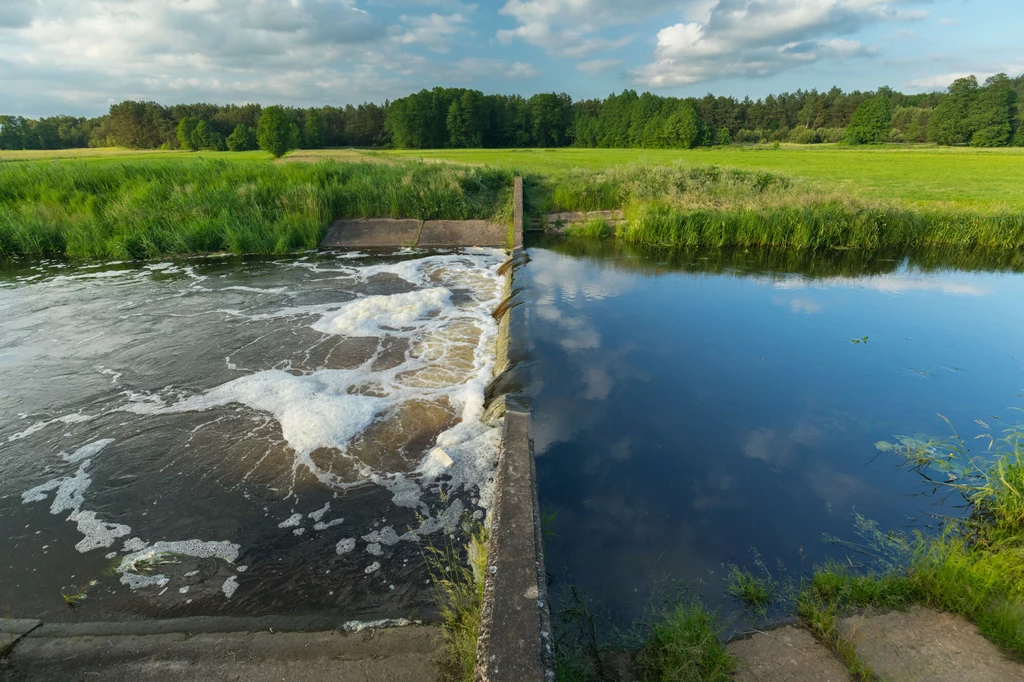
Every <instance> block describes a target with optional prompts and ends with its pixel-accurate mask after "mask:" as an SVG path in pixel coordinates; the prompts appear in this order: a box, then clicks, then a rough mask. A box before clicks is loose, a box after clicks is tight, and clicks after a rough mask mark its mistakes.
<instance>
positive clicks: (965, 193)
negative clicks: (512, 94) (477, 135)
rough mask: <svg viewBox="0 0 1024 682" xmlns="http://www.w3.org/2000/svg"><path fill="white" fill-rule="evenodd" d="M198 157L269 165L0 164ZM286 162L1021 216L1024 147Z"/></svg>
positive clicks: (502, 154) (415, 155)
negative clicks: (712, 177)
mask: <svg viewBox="0 0 1024 682" xmlns="http://www.w3.org/2000/svg"><path fill="white" fill-rule="evenodd" d="M196 156H202V157H207V158H216V159H224V160H232V161H240V160H254V159H263V160H266V162H268V163H269V159H270V157H269V155H268V154H266V153H264V152H240V153H234V152H181V151H154V150H128V149H73V150H54V151H0V162H2V161H5V160H44V159H52V158H67V157H75V158H78V159H82V160H87V161H90V162H92V163H109V162H113V161H117V160H123V159H125V158H129V157H130V158H136V159H161V160H170V159H181V158H194V157H196ZM285 158H286V159H296V160H323V159H337V160H344V161H351V160H361V159H365V158H380V159H395V160H402V159H406V160H408V159H426V160H448V161H453V162H457V163H467V164H475V165H488V166H497V167H501V168H505V169H513V170H519V171H522V172H524V173H537V174H559V173H562V172H564V171H566V170H568V169H586V170H591V171H594V170H604V169H608V168H613V167H615V166H623V165H628V164H632V163H638V162H640V163H646V164H650V165H672V164H675V163H680V162H682V163H685V164H688V165H701V166H703V165H719V166H727V167H731V168H739V169H744V170H754V171H758V170H764V171H770V172H773V173H776V174H781V175H785V176H788V177H791V178H793V179H795V180H799V181H801V182H804V183H806V184H807V185H808V186H809V187H810V188H811V189H814V190H817V191H820V192H826V193H830V194H840V195H843V196H849V197H856V198H860V199H867V200H872V201H887V202H888V201H898V202H902V203H905V204H908V205H911V206H915V207H917V208H929V207H930V208H935V209H947V208H956V209H973V210H978V211H981V212H985V213H989V212H991V213H999V212H1002V211H1021V210H1024V149H1018V148H1003V149H974V148H959V147H933V146H929V145H914V146H903V145H884V146H879V147H843V146H836V145H782V147H781V148H780V149H778V150H774V149H771V148H768V147H765V146H752V147H747V146H730V147H712V148H703V149H692V150H656V149H572V148H569V149H553V150H545V149H446V150H396V151H387V152H361V151H358V150H350V149H327V150H297V151H295V152H291V153H290V154H289V155H288V156H287V157H285Z"/></svg>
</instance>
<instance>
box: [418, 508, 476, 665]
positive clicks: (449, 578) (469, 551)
mask: <svg viewBox="0 0 1024 682" xmlns="http://www.w3.org/2000/svg"><path fill="white" fill-rule="evenodd" d="M489 541H490V532H489V531H488V530H487V529H486V528H484V527H483V526H480V525H476V526H474V527H473V529H472V531H471V532H470V534H469V542H468V543H467V544H466V546H465V547H464V548H460V547H457V546H456V545H455V544H454V541H453V540H452V538H451V537H450V536H447V535H446V536H445V540H444V544H443V545H442V546H441V547H436V546H434V545H433V544H430V545H428V546H427V547H426V548H425V550H424V558H425V560H426V564H427V570H428V571H429V573H430V581H431V583H433V585H434V590H435V592H434V599H435V602H436V604H437V610H438V615H439V616H440V617H441V630H442V632H443V633H444V650H443V651H442V652H441V656H440V657H439V658H438V668H439V670H438V672H439V673H440V674H441V679H442V680H444V682H473V676H474V674H475V672H476V648H477V639H478V638H479V636H480V622H481V619H482V617H483V606H484V570H485V569H486V568H487V554H488V542H489Z"/></svg>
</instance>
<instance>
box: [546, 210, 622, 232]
mask: <svg viewBox="0 0 1024 682" xmlns="http://www.w3.org/2000/svg"><path fill="white" fill-rule="evenodd" d="M591 220H603V221H605V222H606V223H608V225H610V226H611V227H617V226H619V225H621V224H622V223H624V222H626V217H625V215H624V214H623V212H622V211H618V210H616V211H564V212H562V213H547V214H544V215H540V216H537V217H535V218H533V219H532V220H531V221H530V230H531V231H536V232H548V233H550V234H559V233H561V232H562V231H563V230H564V229H565V228H566V227H569V226H570V225H578V224H582V223H586V222H589V221H591Z"/></svg>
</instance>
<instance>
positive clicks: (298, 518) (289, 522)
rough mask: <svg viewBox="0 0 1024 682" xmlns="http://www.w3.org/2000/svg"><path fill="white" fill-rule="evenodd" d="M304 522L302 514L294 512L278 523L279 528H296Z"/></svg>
mask: <svg viewBox="0 0 1024 682" xmlns="http://www.w3.org/2000/svg"><path fill="white" fill-rule="evenodd" d="M300 523H302V514H292V515H291V516H289V517H288V518H287V519H285V520H284V521H282V522H281V523H279V524H277V527H278V528H295V527H296V526H297V525H299V524H300Z"/></svg>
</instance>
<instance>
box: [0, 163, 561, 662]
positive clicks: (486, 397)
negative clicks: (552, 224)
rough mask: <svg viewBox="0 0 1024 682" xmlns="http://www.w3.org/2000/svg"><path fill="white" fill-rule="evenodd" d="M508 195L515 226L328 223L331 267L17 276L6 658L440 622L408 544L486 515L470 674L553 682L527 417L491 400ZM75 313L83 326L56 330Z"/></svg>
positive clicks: (504, 307)
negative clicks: (59, 648)
mask: <svg viewBox="0 0 1024 682" xmlns="http://www.w3.org/2000/svg"><path fill="white" fill-rule="evenodd" d="M515 189H516V197H517V198H518V202H517V206H518V208H517V211H516V215H515V225H514V229H511V228H512V227H513V226H509V225H496V224H492V223H485V222H483V221H466V222H442V223H432V222H430V221H428V222H426V223H421V222H419V221H391V220H382V221H355V222H352V221H339V222H338V223H336V224H335V225H334V226H332V229H331V230H330V231H329V234H328V236H327V239H326V240H325V248H329V247H337V249H338V250H337V251H330V250H325V251H324V252H322V253H318V254H307V255H305V256H299V257H286V258H279V259H274V260H267V259H252V260H247V261H239V260H238V259H218V258H196V259H187V260H185V261H179V262H173V263H171V262H167V263H155V264H149V265H146V266H141V267H140V266H134V265H130V264H113V265H107V266H103V265H100V266H84V267H79V268H75V269H71V270H67V269H66V268H63V267H62V266H60V265H59V264H55V265H53V266H51V265H49V264H46V263H40V264H37V265H32V266H30V267H28V268H25V269H24V270H15V271H13V272H11V273H10V274H9V275H8V276H7V279H5V280H3V281H2V282H0V306H3V307H4V309H5V310H7V311H9V312H12V313H13V314H14V317H13V318H9V319H10V320H11V324H9V325H6V326H5V328H4V330H3V331H2V332H0V335H2V338H0V342H2V343H3V345H4V347H6V348H7V349H10V350H11V352H10V353H8V354H7V355H5V356H3V357H2V358H0V366H2V369H3V371H4V375H5V377H7V378H8V379H9V380H10V381H11V382H12V385H17V386H19V387H20V388H19V390H18V391H17V393H7V394H5V396H3V397H0V407H2V408H3V409H4V410H5V412H6V413H10V414H17V415H19V416H18V417H17V418H15V419H13V420H11V421H8V422H7V423H5V424H4V425H3V426H2V427H0V444H2V445H0V447H2V452H3V457H4V460H3V462H4V468H5V471H6V472H7V473H8V475H7V476H5V479H4V481H3V483H2V484H0V518H3V519H4V520H5V523H4V530H5V531H6V532H5V533H4V534H2V537H0V553H2V554H3V556H6V557H13V556H18V557H19V561H18V562H4V566H2V567H0V584H2V585H3V590H4V595H5V598H4V608H5V610H6V614H5V615H10V616H13V619H9V620H3V621H0V632H2V633H3V636H4V639H3V641H0V645H2V646H3V647H4V649H5V651H15V652H18V653H17V656H15V659H17V660H23V661H24V665H26V666H29V667H32V666H36V667H38V666H41V665H43V663H42V662H41V661H42V660H43V659H51V658H52V657H53V656H52V655H51V654H47V653H45V652H46V651H49V649H48V648H47V647H50V646H53V645H56V643H60V642H63V643H64V644H63V646H68V647H72V646H81V641H82V638H86V639H88V638H90V637H95V636H111V637H113V636H118V637H120V636H151V637H157V636H163V635H164V634H172V633H176V632H182V631H183V630H182V628H186V629H187V631H188V632H192V633H206V636H209V637H222V636H226V635H222V634H218V633H233V632H239V633H241V632H250V633H252V632H260V631H267V630H268V629H269V630H270V631H274V630H285V631H291V632H307V631H308V632H318V631H322V630H325V629H329V630H332V631H341V632H344V631H359V630H364V629H366V628H368V627H369V628H382V627H383V628H387V627H392V626H400V625H407V624H409V623H415V622H418V621H420V620H421V619H422V618H423V617H424V616H425V617H427V618H428V619H429V617H430V615H429V614H430V611H431V609H432V608H433V606H432V604H433V594H434V587H433V586H432V585H431V582H430V580H429V576H428V575H426V574H425V567H424V559H423V550H422V549H421V547H422V546H424V545H426V544H434V543H436V542H440V540H436V539H435V538H444V537H446V536H449V535H451V536H453V537H454V536H455V535H457V534H459V533H460V532H461V531H460V529H461V528H462V527H463V526H464V524H466V523H468V522H478V521H485V520H486V522H488V523H489V524H490V526H491V529H492V533H491V535H492V540H491V551H490V554H489V556H490V559H489V563H488V574H487V600H486V604H485V609H484V613H485V626H484V628H483V631H484V633H485V636H484V637H482V638H481V644H480V647H481V649H480V656H479V660H480V672H479V675H480V678H481V679H488V680H506V679H507V680H512V679H516V680H519V679H531V678H533V677H536V678H537V679H542V678H544V677H545V676H546V675H547V673H548V672H549V671H550V670H551V665H552V650H551V641H550V627H549V625H548V624H547V613H548V604H547V599H546V592H545V585H546V583H545V580H544V576H545V574H544V570H543V557H542V554H541V544H540V541H539V524H540V516H539V512H538V508H537V489H536V477H535V473H534V469H533V465H532V445H531V439H530V426H529V421H530V420H529V414H528V412H526V411H524V410H523V408H522V407H520V406H516V405H515V404H513V403H512V402H507V401H506V400H505V398H504V395H503V394H502V388H501V387H502V385H503V381H504V379H503V376H504V372H505V370H506V369H507V368H508V367H509V366H510V365H511V364H513V363H514V360H513V359H512V358H510V355H509V348H510V346H514V345H515V343H514V342H512V341H511V339H510V335H511V333H512V332H511V331H510V329H511V324H512V318H513V317H514V316H515V315H517V314H518V313H517V310H518V306H517V302H516V301H515V298H514V295H513V291H514V288H513V286H512V279H513V277H514V276H515V273H516V272H517V270H519V269H520V268H521V266H522V265H523V264H524V263H525V262H526V260H527V258H526V256H525V253H524V252H523V250H522V209H521V207H522V200H521V198H522V185H521V181H520V180H518V179H517V181H516V186H515ZM412 246H416V247H422V248H417V249H416V250H409V249H408V248H407V247H412ZM427 248H431V249H433V248H437V249H441V250H440V251H424V250H423V249H427ZM11 294H14V296H13V297H12V296H11ZM83 306H84V308H85V310H84V311H83ZM71 308H74V309H75V310H76V313H81V312H91V314H87V315H85V316H84V317H78V316H77V314H76V315H75V316H74V319H73V320H68V321H65V322H64V323H63V324H61V323H60V322H59V320H61V319H62V316H64V315H65V312H66V311H68V310H70V309H71ZM172 321H173V323H172ZM58 324H60V325H61V338H62V343H64V344H68V348H69V350H68V351H67V352H66V353H64V354H62V355H61V356H60V358H59V359H58V358H57V357H53V358H52V360H51V359H48V358H47V356H46V355H45V354H43V350H42V348H43V347H44V346H45V341H43V339H44V338H45V335H46V334H47V333H48V331H47V330H49V329H52V328H53V327H54V326H55V325H58ZM54 363H60V364H61V365H62V368H61V371H57V365H56V364H54ZM34 374H36V375H41V376H42V380H41V381H34V380H33V379H32V378H31V377H32V375H34ZM60 376H68V377H70V379H68V380H60V379H58V378H57V377H60ZM55 382H60V388H59V389H58V388H57V385H58V384H57V383H55ZM15 528H23V529H24V530H23V531H21V532H17V531H14V529H15ZM15 590H17V591H15ZM339 614H340V615H341V616H343V617H342V619H341V621H339V620H338V616H339ZM400 630H401V631H405V632H408V633H410V634H409V635H402V636H401V638H400V640H396V641H395V644H394V652H400V651H403V650H406V651H408V652H409V654H410V655H411V656H413V657H414V658H415V656H419V657H420V658H421V659H430V658H432V657H433V655H434V653H435V650H436V644H431V643H430V641H431V637H433V635H430V636H427V637H426V638H421V639H419V640H417V639H416V637H417V635H415V634H413V633H414V632H416V628H415V627H411V628H400ZM69 637H70V638H72V639H68V638H69ZM409 638H411V639H409ZM407 639H408V642H410V643H409V644H408V645H405V644H402V642H403V641H406V640H407ZM73 643H77V644H73ZM330 646H334V645H333V644H331V645H330ZM339 646H341V645H340V644H339ZM424 646H425V647H426V648H424ZM403 647H405V648H404V649H403ZM339 650H340V649H339ZM77 651H78V653H76V654H75V656H78V655H82V656H83V657H84V658H85V659H89V656H88V655H86V652H85V651H84V650H77ZM169 651H172V650H169ZM415 652H419V653H415ZM37 654H38V655H39V656H41V657H42V658H36V655H37ZM69 655H70V654H69ZM126 655H127V654H126ZM347 655H348V656H351V655H358V648H357V649H356V650H354V652H353V653H351V654H347ZM375 655H376V654H375ZM395 655H397V654H395ZM18 656H20V657H22V658H21V659H18ZM151 656H152V657H155V659H159V658H160V657H161V656H163V654H158V653H156V652H153V653H151ZM15 659H12V660H15ZM155 659H154V660H155ZM133 660H134V659H133ZM33 661H34V663H33ZM531 661H532V662H531ZM118 664H119V665H120V664H124V661H123V660H121V661H119V662H118ZM111 665H114V663H113V662H112V663H111ZM414 667H415V666H414ZM416 679H419V678H416Z"/></svg>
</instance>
